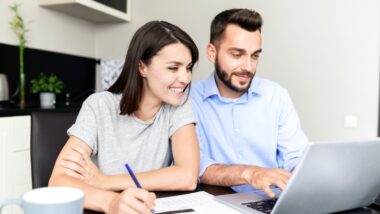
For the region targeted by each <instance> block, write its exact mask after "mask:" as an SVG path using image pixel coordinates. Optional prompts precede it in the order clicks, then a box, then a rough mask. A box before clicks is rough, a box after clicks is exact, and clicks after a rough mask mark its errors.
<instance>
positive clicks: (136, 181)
mask: <svg viewBox="0 0 380 214" xmlns="http://www.w3.org/2000/svg"><path fill="white" fill-rule="evenodd" d="M125 168H127V170H128V173H129V175H130V176H131V177H132V180H133V182H135V184H136V186H137V188H140V189H141V185H140V183H139V181H138V180H137V178H136V176H135V173H133V171H132V169H131V168H130V167H129V165H128V164H127V163H126V164H125Z"/></svg>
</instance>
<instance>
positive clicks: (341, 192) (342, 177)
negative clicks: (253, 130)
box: [215, 138, 380, 214]
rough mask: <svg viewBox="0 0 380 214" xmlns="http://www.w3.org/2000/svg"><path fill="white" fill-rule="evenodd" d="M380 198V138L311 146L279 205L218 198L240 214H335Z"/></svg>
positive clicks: (243, 196)
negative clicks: (333, 213)
mask: <svg viewBox="0 0 380 214" xmlns="http://www.w3.org/2000/svg"><path fill="white" fill-rule="evenodd" d="M379 192H380V138H378V139H374V140H363V141H346V142H324V143H311V144H309V145H308V147H307V148H306V150H305V152H304V154H303V156H302V157H301V159H300V162H299V163H298V165H297V167H296V168H295V169H294V171H293V175H292V177H291V178H290V180H289V182H288V184H287V187H286V189H285V190H284V191H282V193H278V194H279V197H278V198H277V199H275V200H273V199H272V200H268V198H267V196H266V195H265V194H264V193H263V192H259V191H257V192H242V193H233V194H228V195H220V196H216V197H215V198H216V199H217V200H218V201H220V202H222V203H224V204H227V205H229V206H232V207H234V208H236V209H238V210H239V211H241V212H242V213H273V214H278V213H281V214H294V213H332V212H338V211H343V210H349V209H354V208H358V207H363V206H367V205H369V204H371V203H372V202H374V201H375V199H376V197H377V195H378V193H379ZM260 210H261V211H260Z"/></svg>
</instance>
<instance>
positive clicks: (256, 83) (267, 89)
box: [251, 76, 286, 94]
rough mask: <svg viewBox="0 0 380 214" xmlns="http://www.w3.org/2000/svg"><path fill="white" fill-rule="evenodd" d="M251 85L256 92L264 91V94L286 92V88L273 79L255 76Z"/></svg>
mask: <svg viewBox="0 0 380 214" xmlns="http://www.w3.org/2000/svg"><path fill="white" fill-rule="evenodd" d="M251 87H253V90H256V91H258V93H264V94H266V93H270V94H273V93H282V92H286V89H285V88H284V87H283V86H282V85H280V84H279V83H277V82H275V81H273V80H269V79H266V78H262V77H257V76H256V77H254V79H253V81H252V86H251Z"/></svg>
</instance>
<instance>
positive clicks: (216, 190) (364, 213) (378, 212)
mask: <svg viewBox="0 0 380 214" xmlns="http://www.w3.org/2000/svg"><path fill="white" fill-rule="evenodd" d="M196 191H205V192H208V193H210V194H212V195H225V194H231V193H234V191H233V190H231V189H230V188H228V187H220V186H212V185H206V184H202V185H200V188H198V189H197V190H196ZM196 191H165V192H164V191H161V192H156V196H157V198H163V197H169V196H175V195H182V194H188V193H192V192H196ZM84 213H85V214H99V213H100V212H94V211H90V210H85V211H84ZM336 214H380V205H376V204H372V205H370V206H368V207H366V208H358V209H353V210H348V211H343V212H338V213H336Z"/></svg>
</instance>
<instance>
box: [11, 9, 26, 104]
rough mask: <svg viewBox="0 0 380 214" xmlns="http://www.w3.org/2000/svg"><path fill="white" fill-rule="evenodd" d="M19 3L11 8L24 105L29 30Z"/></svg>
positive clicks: (21, 95)
mask: <svg viewBox="0 0 380 214" xmlns="http://www.w3.org/2000/svg"><path fill="white" fill-rule="evenodd" d="M19 7H20V5H19V4H16V3H15V4H13V5H10V6H9V8H10V9H11V10H12V11H13V13H14V17H13V18H12V21H11V23H10V24H11V27H12V30H13V32H14V33H15V34H16V35H17V37H18V43H19V61H20V106H21V107H24V105H25V75H24V49H25V43H26V39H25V34H26V32H27V30H26V28H25V24H24V20H23V19H22V17H21V15H20V12H19Z"/></svg>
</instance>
